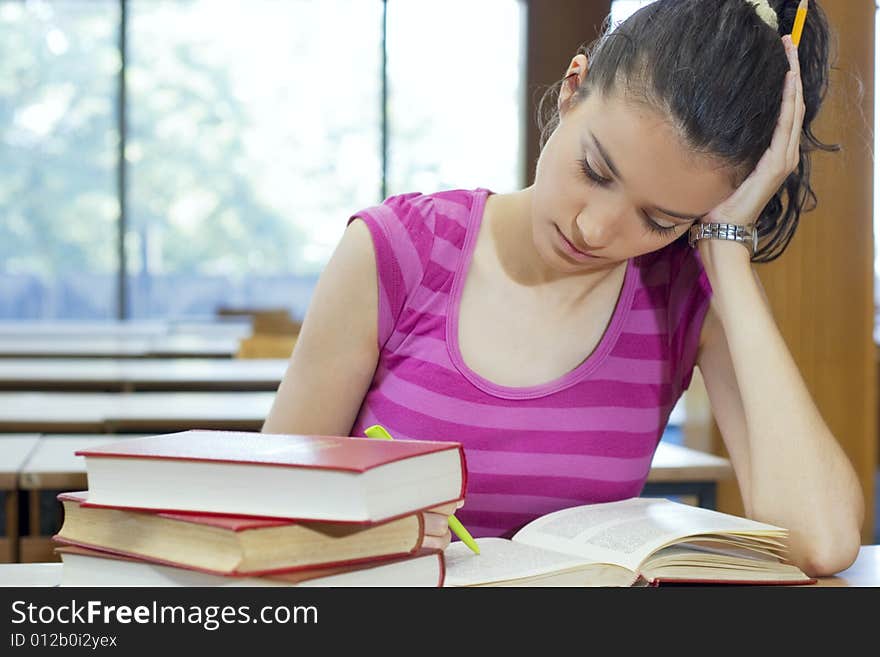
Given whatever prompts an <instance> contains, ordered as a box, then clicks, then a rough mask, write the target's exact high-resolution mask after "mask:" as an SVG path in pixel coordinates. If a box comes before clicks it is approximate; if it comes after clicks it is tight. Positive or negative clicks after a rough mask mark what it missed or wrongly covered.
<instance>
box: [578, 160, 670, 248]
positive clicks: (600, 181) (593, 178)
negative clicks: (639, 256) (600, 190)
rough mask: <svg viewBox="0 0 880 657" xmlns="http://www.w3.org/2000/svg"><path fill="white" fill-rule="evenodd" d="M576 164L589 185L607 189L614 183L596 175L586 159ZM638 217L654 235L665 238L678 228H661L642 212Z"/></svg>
mask: <svg viewBox="0 0 880 657" xmlns="http://www.w3.org/2000/svg"><path fill="white" fill-rule="evenodd" d="M577 164H578V168H579V169H580V170H581V172H582V173H583V174H584V176H586V178H587V182H588V183H590V184H591V185H598V186H599V187H607V186H608V185H610V184H611V183H612V182H614V181H613V180H611V179H610V178H603V177H602V176H600V175H599V174H598V173H596V171H595V169H593V167H591V166H590V163H589V162H587V158H585V157H583V158H581V159H580V160H578V162H577ZM640 216H641V219H642V223H643V224H644V225H645V228H647V229H648V230H649V231H650V232H652V233H654V234H656V235H660V236H663V237H667V236H669V235H672V234H673V233H674V232H675V229H676V228H678V226H661V225H660V224H658V223H657V222H656V221H654V220H653V219H651V218H650V217H649V216H648V215H647V214H645V213H644V212H642V213H641V214H640Z"/></svg>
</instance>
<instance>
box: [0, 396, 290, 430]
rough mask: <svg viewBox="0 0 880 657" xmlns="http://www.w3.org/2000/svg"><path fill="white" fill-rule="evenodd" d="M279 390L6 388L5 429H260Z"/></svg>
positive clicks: (1, 404)
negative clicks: (99, 390) (18, 390)
mask: <svg viewBox="0 0 880 657" xmlns="http://www.w3.org/2000/svg"><path fill="white" fill-rule="evenodd" d="M274 397H275V393H274V392H132V393H99V392H93V393H79V392H0V432H6V433H22V432H35V433H120V432H142V433H151V432H171V431H182V430H185V429H193V428H200V429H226V430H239V431H259V429H260V428H261V427H262V424H263V420H264V419H265V417H266V415H268V413H269V409H270V408H271V406H272V401H273V400H274Z"/></svg>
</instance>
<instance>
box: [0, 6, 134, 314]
mask: <svg viewBox="0 0 880 657" xmlns="http://www.w3.org/2000/svg"><path fill="white" fill-rule="evenodd" d="M118 24H119V12H118V4H117V3H116V2H115V1H114V0H80V1H79V2H58V3H51V4H50V3H46V2H29V3H24V2H6V1H4V2H0V108H2V109H0V113H2V120H0V126H2V128H0V131H2V132H0V171H2V173H0V317H3V318H9V317H12V318H17V317H29V318H30V317H34V318H38V317H70V318H80V317H90V318H109V317H112V316H114V314H115V307H114V302H115V294H116V293H115V272H116V271H117V269H116V268H117V262H118V260H117V257H116V248H117V247H116V244H117V233H116V231H117V227H118V223H117V222H118V215H119V203H118V196H117V189H116V164H115V157H116V152H115V149H116V144H117V142H118V139H119V132H118V130H117V121H116V115H115V109H114V102H115V100H114V99H115V94H116V85H117V76H118V72H119V51H118V48H117V41H118V32H117V30H118Z"/></svg>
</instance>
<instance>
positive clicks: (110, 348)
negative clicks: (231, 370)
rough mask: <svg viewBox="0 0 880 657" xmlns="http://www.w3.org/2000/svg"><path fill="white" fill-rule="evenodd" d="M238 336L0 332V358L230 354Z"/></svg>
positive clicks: (236, 346) (167, 356)
mask: <svg viewBox="0 0 880 657" xmlns="http://www.w3.org/2000/svg"><path fill="white" fill-rule="evenodd" d="M237 350H238V337H230V336H225V335H220V336H216V335H214V336H202V335H185V334H172V335H164V334H163V335H105V336H75V335H74V336H51V335H49V336H45V335H44V336H40V335H37V336H17V337H16V336H0V358H232V357H233V356H234V355H235V353H236V351H237Z"/></svg>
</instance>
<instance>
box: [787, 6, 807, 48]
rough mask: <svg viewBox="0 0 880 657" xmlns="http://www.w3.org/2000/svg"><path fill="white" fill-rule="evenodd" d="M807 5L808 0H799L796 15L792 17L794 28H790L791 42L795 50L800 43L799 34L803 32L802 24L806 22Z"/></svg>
mask: <svg viewBox="0 0 880 657" xmlns="http://www.w3.org/2000/svg"><path fill="white" fill-rule="evenodd" d="M809 4H810V3H809V0H801V3H800V4H799V5H798V8H797V15H795V17H794V27H792V28H791V42H792V43H793V44H794V47H795V48H797V45H798V44H799V43H800V42H801V34H802V33H803V31H804V22H805V21H806V20H807V8H808V7H809Z"/></svg>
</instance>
